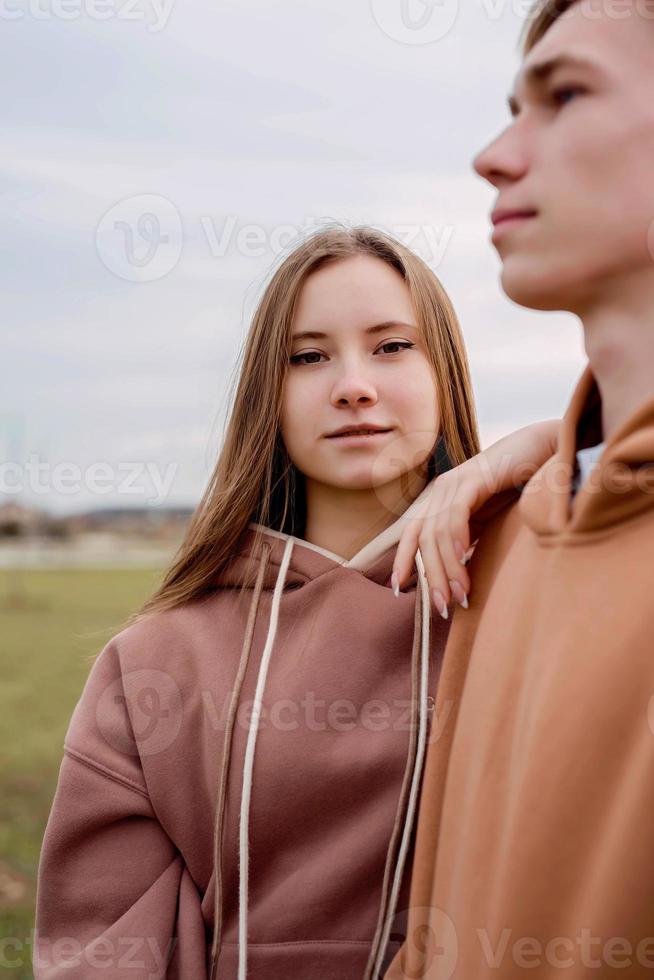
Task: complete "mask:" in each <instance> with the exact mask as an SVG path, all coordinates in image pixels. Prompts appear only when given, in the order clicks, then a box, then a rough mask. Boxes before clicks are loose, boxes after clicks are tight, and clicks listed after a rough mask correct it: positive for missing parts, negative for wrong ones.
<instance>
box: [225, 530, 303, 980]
mask: <svg viewBox="0 0 654 980" xmlns="http://www.w3.org/2000/svg"><path fill="white" fill-rule="evenodd" d="M293 543H294V539H293V538H289V539H288V540H287V542H286V547H285V548H284V555H283V557H282V563H281V565H280V566H279V573H278V575H277V581H276V582H275V591H274V592H273V597H272V608H271V610H270V622H269V625H268V636H267V637H266V644H265V646H264V648H263V653H262V655H261V664H260V666H259V676H258V678H257V687H256V691H255V693H254V703H253V705H252V714H251V716H250V725H249V731H248V740H247V745H246V748H245V763H244V765H243V791H242V793H241V820H240V833H239V858H240V862H239V904H238V980H246V978H247V951H248V949H247V943H248V870H249V858H250V851H249V839H248V829H249V819H250V798H251V795H252V773H253V770H254V750H255V747H256V744H257V735H258V733H259V718H260V716H261V706H262V703H263V695H264V691H265V687H266V677H267V675H268V665H269V664H270V657H271V655H272V650H273V645H274V643H275V635H276V633H277V621H278V619H279V607H280V604H281V601H282V593H283V591H284V583H285V581H286V572H287V570H288V564H289V562H290V560H291V552H292V551H293Z"/></svg>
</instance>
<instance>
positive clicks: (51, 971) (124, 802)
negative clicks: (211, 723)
mask: <svg viewBox="0 0 654 980" xmlns="http://www.w3.org/2000/svg"><path fill="white" fill-rule="evenodd" d="M133 673H136V674H139V673H142V672H140V671H136V672H133ZM152 673H158V672H152ZM128 680H129V679H128ZM143 680H144V679H143V678H142V677H141V678H139V679H138V683H139V685H140V690H141V691H142V690H144V688H143ZM150 680H152V679H150ZM148 690H152V688H148ZM132 693H133V692H132ZM162 715H163V717H165V718H166V719H167V723H170V720H171V716H172V715H174V711H171V710H170V709H167V710H166V711H164V712H162ZM173 720H174V719H173ZM160 738H161V733H160ZM206 948H207V940H206V934H205V927H204V921H203V917H202V912H201V900H200V896H199V893H198V890H197V888H196V886H195V883H194V881H193V879H192V878H191V875H190V873H189V871H188V868H187V867H186V865H185V862H184V860H183V858H182V855H181V854H180V852H179V851H178V849H177V848H176V847H175V845H174V843H173V841H172V840H171V839H170V837H169V836H168V834H167V833H166V831H165V830H164V828H163V827H162V825H161V823H160V822H159V820H158V819H157V815H156V813H155V812H154V808H153V806H152V802H151V800H150V796H149V793H148V789H147V786H146V781H145V778H144V773H143V768H142V765H141V756H140V752H139V743H138V740H137V739H136V738H135V736H134V730H133V727H132V723H131V714H130V692H129V689H128V685H126V684H125V678H124V677H123V675H122V673H121V668H120V656H119V652H118V643H117V642H116V640H115V639H114V640H112V641H110V642H109V644H107V646H106V647H105V648H104V650H103V651H102V652H101V654H100V656H99V657H98V659H97V660H96V661H95V663H94V664H93V667H92V669H91V672H90V674H89V677H88V679H87V682H86V685H85V687H84V690H83V692H82V695H81V697H80V700H79V701H78V703H77V705H76V707H75V711H74V712H73V716H72V718H71V721H70V725H69V727H68V731H67V733H66V737H65V740H64V756H63V760H62V762H61V766H60V769H59V777H58V782H57V788H56V792H55V797H54V801H53V804H52V808H51V811H50V815H49V818H48V823H47V826H46V830H45V835H44V838H43V844H42V848H41V856H40V860H39V869H38V878H37V897H36V921H35V930H34V946H33V971H34V978H35V980H90V978H93V977H102V978H104V980H114V978H116V980H117V978H119V977H121V978H123V977H126V976H129V977H131V978H132V980H146V978H148V980H155V978H157V980H160V978H176V980H186V978H188V980H191V978H192V980H206Z"/></svg>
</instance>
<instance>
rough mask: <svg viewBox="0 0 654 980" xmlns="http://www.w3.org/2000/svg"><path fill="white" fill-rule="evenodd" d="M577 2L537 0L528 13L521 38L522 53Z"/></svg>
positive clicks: (526, 51) (527, 51)
mask: <svg viewBox="0 0 654 980" xmlns="http://www.w3.org/2000/svg"><path fill="white" fill-rule="evenodd" d="M577 2H578V0H538V2H537V3H536V5H535V7H534V8H533V10H532V11H531V13H530V14H529V19H528V21H527V26H526V28H525V32H524V35H523V38H522V53H523V55H528V54H529V52H530V51H531V49H532V48H533V47H535V46H536V45H537V44H538V42H539V41H540V39H541V38H542V37H543V36H544V35H545V34H547V32H548V31H549V29H550V27H551V26H552V24H554V23H555V21H557V20H558V19H559V17H560V16H561V15H562V14H564V13H565V12H566V10H569V9H570V7H572V6H574V4H575V3H577Z"/></svg>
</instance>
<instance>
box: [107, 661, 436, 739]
mask: <svg viewBox="0 0 654 980" xmlns="http://www.w3.org/2000/svg"><path fill="white" fill-rule="evenodd" d="M232 702H233V692H232V691H226V692H225V693H224V695H223V696H222V699H221V701H220V703H219V702H218V700H217V698H216V695H215V692H214V691H213V690H209V689H206V688H203V689H201V690H199V691H198V692H194V693H193V695H192V703H190V702H189V703H187V704H186V705H185V704H184V702H183V699H182V694H181V689H180V685H179V684H178V683H177V681H176V680H175V678H174V677H172V676H171V675H170V674H169V673H167V672H166V671H163V670H158V669H150V668H141V669H139V670H132V671H128V672H127V673H124V674H123V675H122V676H121V677H120V678H117V679H116V680H114V681H112V682H111V683H110V684H109V685H108V686H107V687H106V688H104V690H102V691H101V692H100V693H99V695H98V698H97V701H96V704H95V720H96V724H97V728H98V731H99V732H100V734H101V735H102V737H103V738H104V740H105V741H106V743H107V744H108V745H110V746H111V747H112V748H113V749H115V750H116V751H117V752H120V753H122V754H124V755H128V756H137V755H140V756H154V755H158V754H159V753H160V752H165V751H166V750H167V749H168V748H170V746H171V745H173V743H174V742H175V740H176V739H177V737H178V735H179V734H180V732H181V730H182V724H183V721H184V717H185V714H186V716H187V717H189V718H191V719H193V721H194V723H197V720H198V717H199V716H200V715H202V716H204V719H205V721H206V724H207V727H208V728H209V729H210V730H211V731H212V732H224V731H225V730H226V728H227V725H228V723H229V719H230V716H231V712H232V710H233V705H232ZM453 707H454V702H452V701H445V702H444V703H443V704H442V705H440V706H439V709H438V711H436V710H435V708H436V706H435V700H434V698H433V697H432V696H430V697H429V699H428V702H427V716H428V719H427V723H428V729H429V730H428V739H429V742H430V743H432V742H437V741H438V740H439V739H440V738H441V736H442V735H443V732H444V731H445V728H446V726H447V725H448V723H449V722H450V719H451V716H452V709H453ZM417 710H418V709H417V706H415V714H417ZM413 716H414V705H413V703H412V701H411V699H410V698H393V699H389V700H385V699H383V698H371V699H369V700H367V701H363V702H361V701H359V700H354V699H352V698H343V697H339V698H332V699H329V698H325V697H321V696H319V695H318V694H317V693H316V691H312V690H307V691H303V692H300V693H299V694H298V696H297V697H296V698H277V699H274V700H271V701H270V702H268V703H266V704H262V705H261V710H260V711H259V712H258V713H257V715H256V720H255V710H254V701H253V700H252V699H250V698H243V699H241V700H240V701H239V702H238V703H237V705H236V707H235V711H234V716H233V723H234V725H235V726H236V727H237V728H239V729H241V730H242V731H245V732H247V731H248V730H249V729H250V728H251V727H252V726H253V724H254V725H256V727H257V728H258V729H259V730H260V731H266V730H267V731H273V732H276V733H281V734H282V735H284V734H286V733H290V734H292V733H301V734H302V733H309V732H317V733H322V732H336V733H348V732H352V731H354V730H359V731H366V732H372V733H375V732H379V733H381V732H410V731H411V728H412V726H413V725H414V724H415V720H414V717H413Z"/></svg>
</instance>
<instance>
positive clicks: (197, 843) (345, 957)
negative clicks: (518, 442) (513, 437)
mask: <svg viewBox="0 0 654 980" xmlns="http://www.w3.org/2000/svg"><path fill="white" fill-rule="evenodd" d="M417 505H418V502H416V503H415V504H414V505H413V506H412V508H410V510H409V511H407V512H406V513H405V515H404V516H403V517H401V518H400V519H398V521H396V522H395V524H393V525H392V526H391V527H390V528H387V529H386V530H385V531H383V532H382V533H381V534H380V535H378V537H376V538H375V539H374V540H373V541H372V542H370V543H369V544H368V545H366V547H365V548H363V549H362V551H360V552H359V553H358V554H357V555H356V556H355V557H354V558H352V559H351V560H350V561H346V560H345V559H343V558H342V557H340V556H338V555H335V554H333V553H331V552H328V551H326V550H324V549H321V548H318V547H317V546H314V545H311V544H308V543H307V542H306V541H303V540H301V539H298V538H294V537H291V536H288V535H285V534H280V533H279V532H275V531H270V530H268V529H265V538H264V541H263V545H262V547H261V549H260V551H258V552H256V553H255V550H254V545H255V530H256V528H257V525H253V524H252V525H250V527H249V529H248V530H247V532H246V535H245V536H244V538H243V540H242V544H241V547H240V549H239V554H238V555H237V556H236V557H235V558H234V560H233V562H232V563H231V565H230V567H229V568H228V570H227V572H226V573H225V574H224V575H223V576H221V578H220V580H219V581H218V582H217V587H216V591H215V592H213V593H211V594H210V595H209V596H208V597H207V598H204V599H201V600H196V601H194V602H192V603H187V604H186V605H184V606H181V607H178V608H176V609H173V610H169V611H165V612H160V613H157V614H156V615H154V616H152V617H150V618H149V619H146V620H143V621H141V622H139V623H136V624H133V625H132V626H129V627H127V628H126V629H124V630H122V631H121V632H119V633H118V634H117V635H116V636H114V637H113V638H112V639H111V640H110V641H109V642H108V643H107V644H106V646H105V647H104V649H103V650H102V651H101V653H100V655H99V657H98V659H97V660H96V661H95V663H94V665H93V667H92V669H91V672H90V674H89V677H88V679H87V681H86V684H85V687H84V690H83V692H82V694H81V697H80V699H79V702H78V704H77V706H76V708H75V711H74V713H73V716H72V719H71V721H70V725H69V728H68V731H67V734H66V737H65V742H64V756H63V760H62V763H61V768H60V772H59V781H58V785H57V791H56V795H55V798H54V802H53V806H52V811H51V813H50V817H49V820H48V824H47V828H46V832H45V837H44V840H43V847H42V852H41V859H40V865H39V875H38V890H37V910H36V923H35V942H34V956H33V965H34V977H35V980H55V978H57V980H89V978H93V977H102V978H104V980H113V978H119V977H120V978H124V977H130V978H133V980H145V978H149V980H154V978H162V977H167V978H181V980H212V978H219V980H233V978H237V977H238V978H239V980H245V978H246V977H249V978H251V980H290V978H293V980H362V978H364V977H373V976H377V975H381V974H383V972H384V970H385V968H386V966H388V963H389V962H390V960H391V958H392V957H393V956H394V955H395V953H396V952H397V950H398V948H399V945H400V942H401V940H402V938H403V921H405V920H406V909H407V908H408V899H409V879H410V868H411V861H412V854H413V827H414V816H415V812H416V806H417V802H418V797H419V788H420V778H421V773H422V764H423V758H424V753H425V747H426V743H427V741H428V737H429V728H430V718H431V705H432V704H433V696H434V694H435V690H436V683H437V679H438V673H439V670H440V663H441V658H442V652H443V649H444V645H445V641H446V637H447V627H448V624H447V623H446V622H444V621H443V620H442V619H441V618H440V617H439V616H436V617H435V618H434V621H433V623H431V629H430V620H431V615H430V610H431V604H430V602H429V595H428V589H427V583H426V579H425V576H424V568H423V566H422V561H421V559H420V556H418V561H417V564H418V573H417V576H414V578H413V579H412V581H411V583H410V584H409V585H408V586H407V588H406V589H405V591H404V592H403V593H402V594H401V595H400V597H399V598H395V597H394V596H393V593H392V591H391V589H390V583H389V579H390V573H391V570H392V563H393V558H394V555H395V547H396V544H397V541H398V539H399V536H400V533H401V530H402V528H403V527H404V526H405V525H404V521H405V520H406V519H407V518H409V517H410V516H411V513H412V511H413V509H414V508H415V507H416V506H417ZM248 556H254V557H255V558H256V561H255V562H253V563H252V565H251V569H252V570H251V575H250V577H249V579H248V586H247V588H246V590H245V591H244V593H243V594H241V593H240V590H239V589H238V588H236V583H237V576H238V574H239V573H241V572H242V571H243V570H244V568H245V567H246V566H247V564H248ZM257 718H259V719H260V721H259V725H257V724H256V720H257ZM436 727H437V726H436V725H434V730H436ZM432 736H433V733H432ZM216 868H217V869H218V874H216V873H215V870H214V869H216ZM214 924H216V928H215V929H214ZM391 937H392V938H391Z"/></svg>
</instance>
